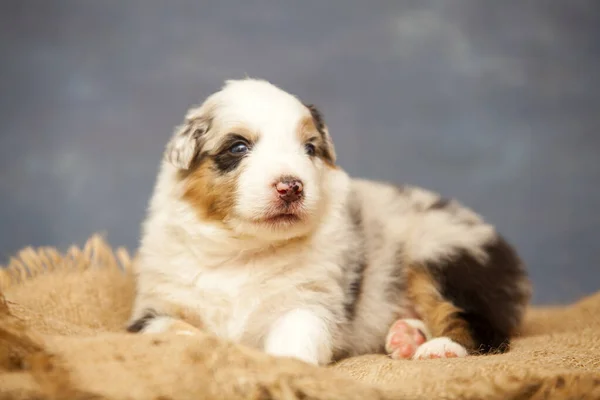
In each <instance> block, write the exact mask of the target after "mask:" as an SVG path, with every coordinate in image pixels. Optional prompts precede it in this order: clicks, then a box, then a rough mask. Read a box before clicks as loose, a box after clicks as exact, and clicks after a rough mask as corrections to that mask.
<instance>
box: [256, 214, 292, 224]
mask: <svg viewBox="0 0 600 400" xmlns="http://www.w3.org/2000/svg"><path fill="white" fill-rule="evenodd" d="M301 220H302V218H301V217H300V216H299V215H298V214H294V213H291V214H290V213H281V214H275V215H269V216H267V217H264V218H262V219H261V220H260V222H262V223H266V224H273V225H291V224H294V223H296V222H300V221H301Z"/></svg>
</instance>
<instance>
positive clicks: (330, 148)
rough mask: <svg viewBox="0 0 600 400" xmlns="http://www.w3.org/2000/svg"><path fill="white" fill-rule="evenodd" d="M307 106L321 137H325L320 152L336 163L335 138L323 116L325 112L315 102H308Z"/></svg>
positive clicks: (325, 158) (325, 157) (329, 161)
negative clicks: (322, 112) (332, 136)
mask: <svg viewBox="0 0 600 400" xmlns="http://www.w3.org/2000/svg"><path fill="white" fill-rule="evenodd" d="M306 107H307V108H308V110H309V111H310V115H312V118H313V121H314V123H315V126H316V128H317V130H318V131H319V133H320V134H321V137H322V138H323V143H324V144H323V146H320V148H319V153H320V155H321V156H322V157H323V159H324V160H325V161H327V162H328V163H330V164H335V160H336V154H335V147H334V145H333V140H332V139H331V135H330V134H329V129H328V128H327V124H325V119H324V118H323V114H321V112H320V111H319V110H318V109H317V107H316V106H315V105H314V104H306Z"/></svg>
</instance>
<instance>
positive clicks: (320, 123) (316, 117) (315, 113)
mask: <svg viewBox="0 0 600 400" xmlns="http://www.w3.org/2000/svg"><path fill="white" fill-rule="evenodd" d="M306 108H308V111H310V115H311V116H312V119H313V121H314V122H315V127H316V128H317V130H318V131H319V133H320V134H321V137H322V138H323V139H325V136H326V135H327V133H326V132H325V120H324V119H323V115H322V114H321V112H320V111H319V110H318V109H317V107H316V106H315V105H314V104H306Z"/></svg>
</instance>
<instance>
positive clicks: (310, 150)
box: [304, 143, 317, 157]
mask: <svg viewBox="0 0 600 400" xmlns="http://www.w3.org/2000/svg"><path fill="white" fill-rule="evenodd" d="M304 150H305V151H306V154H308V155H309V156H311V157H312V156H314V155H315V153H316V152H317V149H316V148H315V145H314V144H312V143H306V144H305V145H304Z"/></svg>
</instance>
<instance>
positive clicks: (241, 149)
mask: <svg viewBox="0 0 600 400" xmlns="http://www.w3.org/2000/svg"><path fill="white" fill-rule="evenodd" d="M229 151H230V152H231V153H234V154H244V153H246V152H247V151H248V145H247V144H246V143H242V142H237V143H234V145H233V146H231V147H230V148H229Z"/></svg>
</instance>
